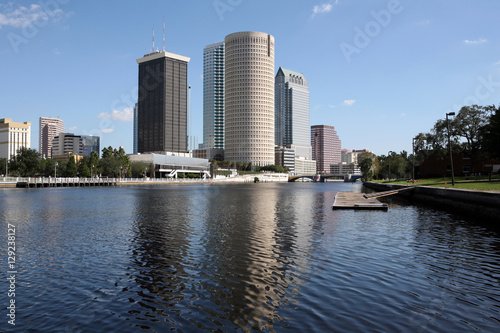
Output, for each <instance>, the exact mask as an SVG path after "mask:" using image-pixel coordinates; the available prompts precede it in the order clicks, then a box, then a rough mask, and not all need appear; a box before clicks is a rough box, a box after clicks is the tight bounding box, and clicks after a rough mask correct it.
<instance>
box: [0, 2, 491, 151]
mask: <svg viewBox="0 0 500 333" xmlns="http://www.w3.org/2000/svg"><path fill="white" fill-rule="evenodd" d="M217 4H219V5H217ZM221 4H222V5H221ZM96 6H97V2H93V1H89V2H85V3H78V2H67V1H57V0H55V1H53V2H51V3H50V5H47V4H46V3H45V2H43V1H42V2H41V3H35V2H30V1H19V2H10V3H7V4H2V5H0V14H1V15H2V20H0V28H2V31H3V32H4V36H5V38H2V39H0V54H2V58H3V59H4V61H3V62H2V64H1V65H0V68H1V71H2V73H3V74H4V77H6V78H7V80H3V81H2V83H1V86H0V90H1V91H2V92H3V93H4V98H3V100H4V101H5V103H4V109H3V110H2V114H1V115H0V117H6V118H13V119H15V120H17V121H21V120H22V121H30V122H31V123H36V121H37V118H39V117H41V116H48V117H56V116H57V115H59V116H60V117H61V119H64V120H65V125H66V126H67V130H68V131H72V132H78V133H85V134H90V135H99V136H101V144H102V145H103V146H106V147H107V146H114V147H118V146H124V148H125V150H126V151H127V152H129V153H130V152H132V150H133V146H132V145H133V136H132V132H133V129H132V128H133V123H132V119H133V111H132V110H133V107H134V105H135V102H136V101H137V68H136V63H135V59H137V58H138V57H141V56H142V55H143V54H145V53H148V52H150V51H151V46H152V28H153V25H155V26H156V44H155V48H162V45H161V44H162V43H161V42H162V41H161V40H162V38H161V37H162V33H161V28H159V27H161V22H162V18H163V16H165V17H166V24H165V25H166V34H165V35H166V40H165V43H166V50H167V51H169V52H174V53H178V54H183V55H186V56H188V57H191V58H192V61H191V62H190V73H189V74H188V83H189V84H190V85H191V86H192V99H193V102H192V117H193V123H192V126H193V135H195V136H197V137H198V141H199V142H201V141H202V139H201V138H202V129H203V69H202V65H203V48H204V47H205V46H206V45H209V44H211V43H215V42H217V41H220V40H222V39H223V37H224V36H226V35H227V34H230V33H233V32H237V31H265V32H267V33H269V34H271V35H273V36H275V37H276V40H277V41H278V42H277V44H276V60H275V68H278V67H280V66H282V67H284V68H292V69H297V70H300V72H303V73H305V75H307V78H308V81H309V83H310V87H309V88H310V93H311V110H310V111H311V124H329V125H334V126H335V128H336V129H337V131H338V134H339V136H340V137H341V138H342V142H343V147H342V148H348V149H354V148H358V149H361V148H369V149H370V150H372V151H374V152H375V153H376V154H378V155H381V154H386V153H387V151H388V150H392V151H400V150H403V149H404V150H407V151H410V152H411V139H412V137H414V136H415V135H417V134H418V133H419V132H426V131H429V130H430V128H432V126H433V124H434V123H435V121H436V120H437V119H443V118H444V115H445V113H447V112H452V111H454V112H457V111H458V110H459V109H460V107H461V106H463V105H470V104H480V105H488V104H498V103H499V102H500V98H499V92H500V56H499V54H500V46H499V45H500V42H499V37H498V36H497V34H496V30H497V29H496V26H495V23H494V22H495V19H496V17H495V13H498V11H499V9H500V3H498V2H480V3H464V4H461V5H460V6H456V5H455V2H452V1H442V2H439V3H437V4H432V5H431V4H422V3H418V2H414V1H413V2H412V1H403V0H401V1H372V2H369V3H359V2H356V3H352V2H348V1H342V0H340V1H319V2H317V3H305V2H300V1H295V2H292V3H290V4H289V5H287V6H283V5H282V4H281V3H278V2H276V3H275V2H264V1H255V2H231V3H229V2H227V1H217V2H213V3H212V2H207V3H199V2H193V1H191V2H190V1H186V2H182V3H166V2H160V1H155V2H152V3H151V4H150V5H148V6H144V5H141V4H139V3H137V4H127V5H126V6H115V5H114V4H113V3H104V4H101V3H99V10H98V11H97V10H93V9H94V8H97V7H96ZM278 12H279V13H280V14H279V15H276V13H278ZM132 20H133V21H134V24H133V25H131V24H123V23H121V22H122V21H128V22H130V21H132ZM290 20H293V22H294V25H289V24H285V23H288V22H289V21H290ZM88 22H92V24H91V25H89V23H88ZM257 22H259V23H257ZM199 27H203V29H200V28H199ZM82 50H85V52H82ZM33 54H36V56H37V61H36V62H33V61H31V60H30V59H31V58H32V56H33ZM26 78H28V79H26ZM387 127H390V128H387ZM38 137H39V133H38V128H36V126H34V127H33V128H32V141H31V147H38V146H39V144H38V142H37V141H38Z"/></svg>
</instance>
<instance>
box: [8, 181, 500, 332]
mask: <svg viewBox="0 0 500 333" xmlns="http://www.w3.org/2000/svg"><path fill="white" fill-rule="evenodd" d="M337 191H356V192H359V191H361V186H360V185H352V184H344V183H324V184H313V183H301V184H245V185H208V184H207V185H204V184H198V185H168V186H157V187H122V188H57V189H22V190H21V189H20V190H17V189H6V190H0V218H1V220H2V222H3V223H2V226H1V231H2V234H3V235H5V237H4V239H6V237H7V223H11V224H14V225H15V226H16V234H17V239H16V251H17V253H16V255H17V257H16V258H17V269H18V276H17V278H18V279H17V286H16V298H15V299H16V305H17V312H16V326H15V329H16V330H17V331H29V332H136V331H146V332H148V331H149V332H165V331H169V330H176V331H179V332H193V331H195V332H198V331H216V332H217V331H223V332H234V331H241V332H246V331H270V332H273V331H276V332H474V331H478V332H494V331H497V332H498V331H499V329H500V260H499V259H500V247H499V245H500V238H499V235H498V234H497V233H496V232H494V231H492V230H489V229H487V228H485V227H482V226H480V225H478V224H475V223H472V222H471V221H468V220H466V219H462V218H460V217H458V216H455V215H452V214H450V213H446V212H443V211H438V210H434V209H430V208H425V207H418V206H411V205H406V204H392V205H391V206H390V209H389V211H388V212H377V211H333V210H332V209H331V204H332V202H333V197H334V195H335V193H336V192H337ZM4 243H6V240H5V241H4ZM2 248H4V249H5V248H6V244H5V246H2ZM3 253H4V257H5V259H2V266H1V267H2V269H3V272H4V274H3V276H5V275H6V272H7V270H8V268H7V262H6V256H7V255H6V251H4V252H3ZM1 287H2V290H1V294H2V295H3V296H2V300H3V301H2V304H3V305H5V304H7V301H8V300H7V297H6V293H7V290H8V288H9V286H8V284H7V282H6V281H5V279H2V282H1ZM2 308H4V310H2V313H1V314H0V318H1V319H0V329H1V330H4V331H11V330H12V328H13V327H12V326H11V325H8V324H7V319H6V314H7V310H6V309H5V307H4V306H3V307H2Z"/></svg>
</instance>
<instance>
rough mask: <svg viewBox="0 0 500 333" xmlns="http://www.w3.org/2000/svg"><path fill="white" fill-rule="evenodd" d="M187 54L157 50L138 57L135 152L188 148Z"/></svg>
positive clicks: (184, 149) (184, 150)
mask: <svg viewBox="0 0 500 333" xmlns="http://www.w3.org/2000/svg"><path fill="white" fill-rule="evenodd" d="M189 60H190V58H188V57H184V56H181V55H177V54H173V53H169V52H164V51H156V52H154V53H151V54H146V55H145V56H144V57H142V58H140V59H137V63H138V64H139V96H138V117H137V118H138V119H137V152H138V153H152V152H165V151H169V152H178V153H184V152H187V148H188V147H187V146H188V142H187V121H188V119H187V95H188V84H187V64H188V62H189Z"/></svg>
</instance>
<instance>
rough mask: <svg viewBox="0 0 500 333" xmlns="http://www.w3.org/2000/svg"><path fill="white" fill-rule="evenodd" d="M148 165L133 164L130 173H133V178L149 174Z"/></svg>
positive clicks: (141, 163)
mask: <svg viewBox="0 0 500 333" xmlns="http://www.w3.org/2000/svg"><path fill="white" fill-rule="evenodd" d="M147 170H148V164H147V163H144V162H132V163H131V164H130V171H131V173H132V177H134V178H139V177H144V175H145V174H146V173H147Z"/></svg>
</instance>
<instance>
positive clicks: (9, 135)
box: [0, 118, 31, 160]
mask: <svg viewBox="0 0 500 333" xmlns="http://www.w3.org/2000/svg"><path fill="white" fill-rule="evenodd" d="M22 147H24V148H30V147H31V122H29V121H25V122H24V123H16V122H13V121H12V119H9V118H3V119H0V157H2V158H6V159H8V160H10V159H11V158H12V157H13V156H16V154H17V151H18V150H19V149H20V148H22Z"/></svg>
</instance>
